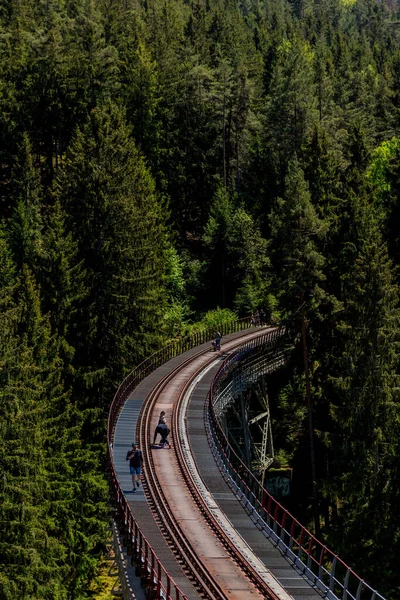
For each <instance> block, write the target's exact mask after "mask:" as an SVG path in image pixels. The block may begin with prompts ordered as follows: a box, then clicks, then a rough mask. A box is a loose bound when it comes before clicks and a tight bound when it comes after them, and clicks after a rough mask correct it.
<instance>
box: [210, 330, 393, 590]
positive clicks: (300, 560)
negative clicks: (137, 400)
mask: <svg viewBox="0 0 400 600" xmlns="http://www.w3.org/2000/svg"><path fill="white" fill-rule="evenodd" d="M276 339H277V338H276V337H273V336H272V335H271V336H270V337H269V340H270V341H271V342H273V341H275V340H276ZM265 340H266V336H263V337H262V338H259V339H257V340H252V342H251V343H246V344H244V345H243V347H242V349H239V350H237V351H236V352H235V353H233V354H231V355H229V356H228V357H227V358H226V359H225V360H224V361H223V363H222V364H221V366H220V368H219V369H218V371H217V373H216V374H215V376H214V378H213V381H212V383H211V387H210V392H209V396H208V402H207V420H208V427H207V429H208V433H209V436H211V440H210V441H211V443H212V445H214V446H215V449H216V453H217V456H216V458H217V461H218V462H219V464H220V468H221V470H222V471H223V472H225V473H227V475H228V479H229V482H230V483H231V484H233V487H234V488H235V490H236V494H237V496H238V497H239V499H240V502H241V504H242V506H244V508H245V509H246V510H247V512H248V513H249V514H251V517H252V519H253V520H255V522H257V526H258V527H259V529H262V530H263V532H264V534H265V535H266V536H267V537H269V538H270V539H271V541H272V542H273V543H274V544H275V545H276V546H277V547H278V548H279V550H280V551H281V552H282V554H283V555H284V556H285V557H287V558H288V559H289V560H290V562H291V563H292V564H293V566H294V567H295V568H296V569H297V570H298V571H300V572H301V573H302V574H303V575H305V576H306V577H307V578H308V580H309V581H310V583H311V584H312V585H314V586H316V587H317V588H318V589H319V590H320V591H322V592H323V593H324V595H325V596H326V597H327V598H329V600H336V599H337V598H340V599H341V600H377V599H380V600H385V598H384V597H383V596H382V595H380V594H379V593H378V592H377V591H376V590H374V589H373V588H372V587H370V586H369V585H368V584H367V583H365V581H364V580H362V579H361V578H360V577H359V576H358V575H357V574H356V573H355V572H354V571H353V570H352V569H351V568H350V567H349V566H348V565H346V563H344V562H343V561H342V560H341V559H340V558H339V557H338V556H337V555H336V554H334V553H333V552H332V551H331V550H329V549H328V548H327V547H326V546H325V545H324V544H323V543H322V542H320V541H319V540H317V538H316V537H315V536H314V535H313V534H312V533H311V532H310V531H308V529H307V528H306V527H304V526H303V525H302V524H301V523H300V522H299V521H298V520H297V519H296V518H295V517H294V516H293V515H291V514H290V513H289V512H288V511H287V510H286V509H285V508H284V507H283V506H282V505H281V504H280V503H279V502H278V501H277V500H275V499H274V498H273V496H271V494H270V493H269V492H268V491H267V490H266V489H265V488H264V487H262V485H261V484H260V482H259V481H258V480H257V479H256V477H255V476H254V475H253V473H252V472H251V471H250V470H249V469H248V468H247V466H246V465H245V464H244V463H243V462H242V460H241V459H240V457H239V456H238V455H237V454H236V452H235V450H234V449H233V447H232V446H231V445H230V443H229V441H228V438H227V436H226V435H225V433H224V431H223V429H222V427H221V423H220V421H219V419H218V417H217V415H216V412H215V405H216V403H217V399H216V397H215V396H216V392H217V393H218V392H219V391H220V390H221V387H222V386H223V383H224V382H227V381H228V375H229V373H230V372H231V371H232V369H233V368H234V366H235V363H236V364H237V363H238V361H240V360H241V359H242V358H244V357H246V356H247V355H248V354H249V352H251V350H252V349H255V347H256V345H257V344H259V345H262V344H263V343H264V344H265Z"/></svg>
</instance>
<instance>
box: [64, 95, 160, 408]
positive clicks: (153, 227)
mask: <svg viewBox="0 0 400 600" xmlns="http://www.w3.org/2000/svg"><path fill="white" fill-rule="evenodd" d="M58 186H59V187H58V190H59V191H58V195H59V197H60V199H61V203H62V205H63V207H64V209H65V211H66V214H67V223H68V226H69V227H70V229H71V231H72V234H73V237H74V240H75V242H76V243H77V252H78V253H77V259H78V261H79V262H80V261H82V264H83V267H84V269H85V272H86V276H85V287H86V289H87V290H88V291H89V293H88V296H87V298H86V299H85V301H84V303H83V305H82V310H81V312H80V315H79V321H78V323H79V331H77V336H76V351H77V359H76V360H77V362H78V364H79V365H81V367H82V368H83V371H82V375H84V373H85V372H86V374H85V375H84V377H85V379H86V384H87V385H88V386H89V387H92V386H94V388H93V391H92V393H93V402H94V403H95V405H96V406H97V407H98V406H103V407H106V406H108V403H109V399H110V394H111V390H112V386H113V385H114V384H115V383H116V382H117V381H118V380H119V379H120V378H121V377H122V375H123V373H124V372H125V371H126V370H128V369H131V368H132V365H133V364H135V362H137V361H139V360H140V359H142V358H143V357H144V356H146V355H148V353H149V352H150V350H151V348H152V347H154V344H156V343H157V341H158V340H159V339H160V333H157V331H159V330H160V319H161V317H162V313H163V302H164V291H163V288H164V283H163V277H164V247H165V246H164V243H163V239H164V238H165V232H164V228H163V223H162V218H161V212H160V207H159V205H158V202H157V200H156V198H155V194H154V184H153V182H152V180H151V177H150V175H149V173H148V171H147V170H146V168H145V165H144V162H143V159H142V157H141V156H140V154H139V152H138V151H137V149H136V147H135V145H134V143H133V141H132V139H131V137H130V134H129V130H128V129H127V127H126V125H125V122H124V117H123V114H122V111H121V110H120V109H117V108H116V107H115V106H111V105H110V106H108V107H105V108H102V109H96V110H95V111H93V112H92V113H91V115H90V118H89V121H88V123H87V125H86V126H85V128H84V130H83V131H78V132H77V134H76V137H75V140H74V143H73V144H72V147H71V150H70V152H69V155H68V158H67V159H66V169H65V171H64V173H63V174H62V176H61V177H60V179H59V182H58Z"/></svg>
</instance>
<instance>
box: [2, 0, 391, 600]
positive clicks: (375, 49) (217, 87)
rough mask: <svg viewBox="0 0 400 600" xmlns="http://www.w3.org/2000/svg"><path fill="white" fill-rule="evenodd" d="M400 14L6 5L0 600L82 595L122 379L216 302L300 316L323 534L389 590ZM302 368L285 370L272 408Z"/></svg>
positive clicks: (18, 1) (343, 3)
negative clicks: (111, 415) (110, 418)
mask: <svg viewBox="0 0 400 600" xmlns="http://www.w3.org/2000/svg"><path fill="white" fill-rule="evenodd" d="M399 22H400V7H398V5H397V3H394V2H390V3H387V4H386V3H382V2H378V1H376V0H319V1H318V2H317V1H316V0H293V2H289V1H287V0H246V1H245V0H243V1H242V2H238V1H236V0H193V1H189V0H185V1H183V0H2V2H1V3H0V441H1V448H2V452H1V458H0V481H1V485H0V524H1V525H0V557H1V559H0V562H1V566H2V568H1V570H0V598H4V600H11V599H14V598H15V596H16V594H17V591H18V597H19V598H23V599H26V600H28V599H29V600H42V599H45V598H49V597H51V598H52V599H54V600H61V599H67V598H68V599H84V598H86V597H87V596H88V588H89V583H90V580H91V578H92V577H93V574H94V572H95V569H96V564H97V560H98V556H99V553H100V552H101V549H102V547H103V544H104V542H105V539H106V526H107V484H106V480H105V475H104V455H105V431H106V427H105V424H106V417H107V410H108V406H109V403H110V402H111V399H112V396H113V392H114V390H115V388H116V386H117V384H118V382H119V381H120V380H121V379H122V378H123V376H124V375H125V374H126V373H127V371H129V370H130V369H131V368H132V367H133V366H134V365H135V364H137V363H138V362H139V361H140V360H142V359H143V358H144V357H145V356H147V355H148V354H150V353H151V352H152V351H153V350H155V349H157V348H158V347H160V346H161V345H162V344H163V343H165V342H166V341H167V339H169V338H171V337H173V336H176V335H178V334H179V333H180V332H182V331H183V330H186V329H187V328H188V327H189V326H190V323H192V322H193V321H196V320H199V319H201V318H202V316H203V315H204V313H205V312H206V311H207V310H213V309H216V308H217V307H219V308H221V309H223V308H228V309H232V310H236V311H237V312H238V314H240V315H243V314H247V313H248V312H249V311H251V310H255V309H257V308H261V307H262V308H264V309H265V310H266V312H267V313H268V317H271V316H285V315H286V314H290V313H292V312H293V311H296V310H297V309H299V308H300V306H301V307H302V310H301V311H299V312H298V313H297V314H298V315H299V316H300V315H303V317H304V319H305V321H306V322H307V324H308V330H307V349H308V358H309V363H308V377H309V382H308V383H309V385H310V399H311V404H312V412H313V419H314V428H315V438H316V439H315V446H316V452H317V460H316V468H317V472H316V479H317V496H318V504H317V507H314V508H316V511H317V513H318V515H319V517H320V527H321V535H322V536H324V539H325V540H326V542H327V544H328V545H331V546H333V547H334V548H335V551H337V552H338V553H339V554H340V555H341V556H342V557H343V558H344V559H345V560H347V561H348V562H350V563H351V565H352V566H354V568H355V570H359V571H360V572H362V575H363V576H364V577H365V578H366V579H367V580H368V581H370V582H371V583H372V585H375V586H376V587H377V588H378V589H379V590H380V591H381V592H382V593H383V594H385V595H387V596H388V597H398V596H399V594H400V586H399V580H398V575H397V562H396V556H397V554H398V552H400V509H399V506H400V491H399V490H400V470H399V469H400V468H399V464H400V443H399V436H400V431H399V430H400V405H399V397H398V389H399V385H398V371H399V365H398V342H399V307H398V298H399V290H398V285H399V263H400V237H399V231H398V221H399V214H400V177H399V173H400V166H399V165H400V162H399V148H400V141H399V140H400V29H399ZM299 328H300V321H299ZM300 364H301V361H299V365H300ZM304 371H305V369H304V368H303V366H301V367H299V368H298V369H297V370H296V372H295V373H294V372H293V373H290V371H288V370H287V371H285V373H286V375H285V378H282V381H280V382H278V383H276V386H277V387H279V386H280V389H277V390H276V394H277V396H279V394H280V395H281V398H282V399H283V400H282V406H283V407H286V408H285V411H286V412H285V414H284V416H283V417H282V418H283V420H284V421H285V419H288V411H289V412H290V411H291V410H292V409H291V408H290V402H292V401H293V402H298V403H299V405H300V404H301V403H305V399H304V397H303V396H304V389H305V372H304ZM280 410H283V409H282V407H281V408H280ZM296 414H299V415H301V414H302V410H300V408H299V409H298V410H297V411H296ZM297 421H298V423H299V425H298V427H299V428H303V429H302V430H301V431H297V432H294V431H291V436H292V437H293V439H299V438H300V437H301V436H302V435H303V433H304V431H306V427H307V424H306V423H303V422H302V419H301V418H298V420H297ZM293 460H295V459H293ZM307 468H308V467H307ZM311 500H312V490H311V486H310V487H309V490H308V495H307V494H306V497H305V499H304V506H306V507H307V506H310V512H309V515H310V521H311V514H312V511H311V504H312V502H311Z"/></svg>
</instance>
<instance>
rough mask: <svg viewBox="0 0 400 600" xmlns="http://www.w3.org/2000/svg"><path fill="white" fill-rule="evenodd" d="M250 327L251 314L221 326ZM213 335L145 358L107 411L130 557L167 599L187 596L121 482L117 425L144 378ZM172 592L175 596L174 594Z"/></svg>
mask: <svg viewBox="0 0 400 600" xmlns="http://www.w3.org/2000/svg"><path fill="white" fill-rule="evenodd" d="M249 326H250V317H245V318H244V319H238V320H236V321H230V322H228V323H224V324H223V325H219V326H218V328H219V330H220V332H221V333H222V335H223V336H225V335H228V334H229V333H234V332H237V331H241V330H243V329H246V328H247V327H249ZM214 336H215V328H208V329H204V330H203V331H200V332H197V333H195V334H194V335H192V336H187V337H186V338H183V339H178V340H176V341H174V342H172V343H171V344H169V345H168V346H165V347H164V348H161V349H160V350H158V351H157V352H155V353H154V354H152V355H151V356H150V357H149V358H147V359H145V360H144V361H143V362H141V363H140V364H139V365H138V366H137V367H136V368H135V369H133V371H131V373H129V375H127V377H125V379H124V380H123V381H122V383H121V384H120V386H119V387H118V389H117V391H116V393H115V396H114V398H113V401H112V403H111V406H110V410H109V414H108V423H107V448H108V466H109V475H110V484H111V492H112V497H113V500H114V503H115V505H116V510H117V514H118V517H119V523H120V526H121V528H122V529H123V530H124V534H125V536H126V541H127V546H128V549H129V551H130V553H131V555H132V559H131V560H132V563H133V562H134V563H135V564H136V572H137V574H138V576H140V577H141V579H142V582H143V584H144V585H145V586H146V587H149V588H152V589H153V590H154V591H155V597H156V598H163V599H165V600H172V598H174V600H187V597H186V596H185V594H184V593H183V592H182V591H181V590H180V588H179V587H178V586H177V584H176V583H175V582H174V580H173V579H172V577H171V575H170V574H169V573H168V571H166V569H165V568H164V567H163V565H162V564H161V562H160V560H159V558H158V556H157V555H156V553H155V552H154V550H153V548H152V547H151V545H150V543H149V541H148V540H147V539H146V537H145V536H144V534H143V533H142V531H141V529H140V527H139V526H138V524H137V522H136V520H135V518H134V516H133V513H132V511H131V508H130V506H129V504H128V502H127V500H126V497H125V494H124V492H123V490H122V488H121V486H120V484H119V481H118V477H117V473H116V470H115V464H114V456H113V443H114V433H115V426H116V424H117V421H118V416H119V414H120V411H121V409H122V407H123V405H124V404H125V401H126V400H127V398H128V396H129V395H130V393H131V392H132V391H133V390H134V389H135V388H136V387H137V386H138V385H139V383H140V382H141V381H143V379H145V378H146V377H147V376H148V375H150V374H151V373H152V372H153V371H155V370H156V369H157V368H158V367H160V366H161V365H163V364H164V363H166V362H167V361H169V360H170V359H171V358H174V357H175V356H178V355H179V354H182V353H183V352H186V351H187V350H190V349H192V348H195V347H196V346H199V345H201V344H204V343H205V342H209V341H210V340H212V339H213V337H214ZM172 593H173V596H172V595H171V594H172Z"/></svg>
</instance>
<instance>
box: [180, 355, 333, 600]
mask: <svg viewBox="0 0 400 600" xmlns="http://www.w3.org/2000/svg"><path fill="white" fill-rule="evenodd" d="M217 368H218V366H215V367H214V368H213V369H211V370H209V371H208V372H207V373H206V374H205V375H204V377H203V378H202V379H201V381H200V382H199V383H198V384H197V385H196V387H195V389H194V390H193V393H192V395H191V398H190V401H189V404H188V410H187V413H186V419H187V430H188V438H189V442H190V446H191V452H192V454H193V456H194V459H195V461H196V465H197V469H198V471H199V474H200V477H201V478H202V480H203V481H204V483H205V485H206V486H207V488H208V489H209V491H210V493H211V495H212V496H213V498H214V500H215V502H216V503H217V504H218V506H219V507H220V509H221V511H222V512H223V513H224V514H225V515H226V516H227V517H228V519H229V520H230V522H231V523H232V525H233V526H234V528H235V529H236V531H237V532H238V533H239V534H240V535H241V536H242V538H243V539H244V540H245V541H246V542H247V544H248V545H249V547H250V548H251V550H252V551H253V553H254V554H255V555H256V556H257V557H258V558H259V559H260V560H261V562H263V563H264V565H265V566H266V567H267V569H268V570H269V571H270V572H271V573H272V575H274V577H275V578H276V579H277V580H278V582H279V583H280V584H281V586H282V587H283V588H285V590H286V591H287V593H288V594H290V595H291V596H293V598H294V599H295V600H316V599H320V598H321V595H320V594H319V593H318V591H317V590H314V589H312V587H311V586H310V583H309V582H308V581H307V580H306V579H305V578H304V577H303V576H302V575H301V574H300V573H298V572H297V571H296V570H295V569H294V568H293V567H292V566H291V565H290V563H289V562H288V561H287V560H286V559H285V558H284V557H283V556H282V554H281V553H280V552H279V550H278V549H277V548H276V547H275V546H274V545H273V544H272V542H271V541H270V540H268V539H267V538H266V537H265V535H264V534H263V533H262V532H261V531H260V530H259V529H258V528H257V527H256V526H255V524H254V523H253V521H252V520H251V519H250V517H249V516H248V514H247V513H246V511H245V510H244V508H243V507H242V506H241V504H240V502H239V500H238V499H237V498H236V497H235V496H234V494H233V492H232V491H231V489H230V488H229V486H228V484H227V483H226V482H225V481H224V479H223V477H222V475H221V473H220V470H219V468H218V466H217V464H216V462H215V460H214V457H213V455H212V452H211V449H210V446H209V444H208V440H207V434H206V431H205V427H204V404H205V401H206V397H207V394H208V390H209V389H210V385H211V381H212V379H213V377H214V375H215V372H216V371H217Z"/></svg>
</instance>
